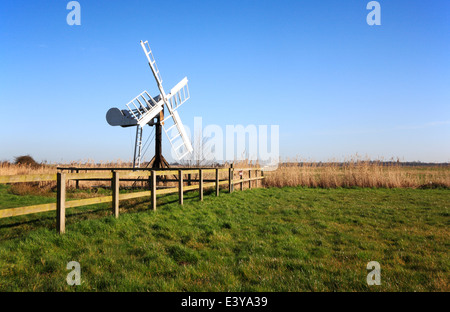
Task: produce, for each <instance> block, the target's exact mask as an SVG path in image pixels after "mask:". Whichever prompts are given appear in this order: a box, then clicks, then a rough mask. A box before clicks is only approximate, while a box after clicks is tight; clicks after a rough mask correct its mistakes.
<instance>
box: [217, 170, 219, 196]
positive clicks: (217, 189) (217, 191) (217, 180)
mask: <svg viewBox="0 0 450 312" xmlns="http://www.w3.org/2000/svg"><path fill="white" fill-rule="evenodd" d="M216 196H219V169H216Z"/></svg>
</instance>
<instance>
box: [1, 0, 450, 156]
mask: <svg viewBox="0 0 450 312" xmlns="http://www.w3.org/2000/svg"><path fill="white" fill-rule="evenodd" d="M68 2H69V1H66V0H47V1H31V0H28V1H22V0H16V1H2V2H1V3H0V106H1V113H0V114H1V115H0V116H1V122H0V160H12V159H13V158H14V156H18V155H23V154H31V155H32V156H33V157H34V158H35V159H37V160H39V161H43V160H47V161H49V162H60V161H65V162H68V161H78V160H81V161H83V160H87V159H92V160H95V161H102V160H103V161H107V160H115V159H119V158H120V159H123V160H129V159H130V158H131V156H132V147H133V144H134V142H133V140H134V134H135V133H134V129H124V128H120V127H111V126H109V125H108V124H107V122H106V120H105V114H106V111H107V110H108V109H109V108H110V107H119V108H124V105H125V103H127V102H128V101H129V100H131V99H132V98H133V97H134V96H135V95H137V94H139V93H140V92H141V91H143V90H148V91H150V92H151V93H152V94H157V92H156V91H157V89H156V85H155V82H154V80H153V77H152V75H151V72H150V70H149V68H148V65H147V63H146V59H145V56H144V54H143V52H142V50H141V47H140V45H139V41H140V40H148V41H149V43H150V46H151V47H152V50H153V52H154V55H155V58H156V61H157V64H158V66H159V68H160V71H161V74H162V77H163V80H164V86H165V88H166V89H167V90H170V88H171V87H172V86H173V85H175V84H176V83H177V82H178V81H179V80H181V79H182V78H183V77H184V76H187V77H188V78H189V86H190V92H191V99H190V100H189V101H188V102H187V103H186V104H184V105H183V106H182V107H181V108H180V115H181V116H182V119H183V122H184V123H185V124H187V125H188V126H190V127H191V128H193V120H194V117H195V116H201V117H203V124H204V125H206V124H217V125H220V126H222V127H223V128H224V129H225V125H227V124H242V125H249V124H255V125H279V126H280V154H281V156H282V157H283V158H288V157H289V158H295V157H299V158H308V159H312V160H317V161H324V160H328V159H332V158H334V159H340V160H342V159H344V158H345V157H347V156H350V155H354V154H355V153H358V154H360V155H368V156H369V157H371V158H374V159H375V158H380V157H383V158H385V159H389V158H390V157H399V158H400V159H401V160H405V161H413V160H420V161H426V162H429V161H430V162H446V161H450V144H449V143H450V1H448V0H434V1H425V0H421V1H414V0H413V1H411V0H408V1H400V0H389V1H387V0H379V3H380V4H381V23H382V24H381V26H369V25H367V23H366V16H367V14H368V13H369V11H368V10H367V9H366V5H367V3H368V2H369V1H368V0H340V1H337V0H303V1H302V0H296V1H275V0H274V1H265V0H258V1H250V0H238V1H216V0H215V1H212V0H211V1H206V0H205V1H198V0H183V1H168V0H165V1H100V0H96V1H94V0H79V3H80V5H81V25H80V26H69V25H67V23H66V16H67V14H68V13H69V10H67V9H66V5H67V3H68ZM149 132H150V128H147V134H148V133H149ZM163 144H164V151H166V154H167V150H168V144H167V141H165V142H164V143H163ZM149 153H150V154H151V152H149ZM151 156H152V155H148V158H151Z"/></svg>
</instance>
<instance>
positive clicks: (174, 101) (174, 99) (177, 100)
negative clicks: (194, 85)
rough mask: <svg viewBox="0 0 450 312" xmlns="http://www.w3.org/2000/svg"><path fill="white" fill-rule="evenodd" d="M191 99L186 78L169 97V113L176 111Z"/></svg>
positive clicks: (174, 88)
mask: <svg viewBox="0 0 450 312" xmlns="http://www.w3.org/2000/svg"><path fill="white" fill-rule="evenodd" d="M189 97H190V96H189V87H188V79H187V77H184V78H183V79H182V80H181V81H180V82H179V83H177V85H176V86H175V87H173V88H172V90H170V93H169V94H168V95H167V101H166V105H167V108H168V109H169V112H172V111H174V110H176V109H177V108H178V107H180V106H181V104H183V103H184V102H186V101H187V100H189Z"/></svg>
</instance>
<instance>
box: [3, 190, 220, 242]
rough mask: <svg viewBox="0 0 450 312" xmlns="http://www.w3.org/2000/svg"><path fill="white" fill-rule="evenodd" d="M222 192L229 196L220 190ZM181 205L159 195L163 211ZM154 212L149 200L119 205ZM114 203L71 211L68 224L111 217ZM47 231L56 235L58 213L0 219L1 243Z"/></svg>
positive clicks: (190, 196)
mask: <svg viewBox="0 0 450 312" xmlns="http://www.w3.org/2000/svg"><path fill="white" fill-rule="evenodd" d="M221 193H228V191H226V190H221ZM203 194H204V196H213V197H215V189H214V188H208V189H205V190H204V191H203ZM183 198H184V201H185V202H190V201H196V200H198V198H199V193H198V191H196V190H193V191H188V192H186V193H184V196H183ZM178 202H179V199H178V194H176V193H175V194H167V195H160V196H158V197H157V208H164V207H165V206H167V205H170V204H177V203H178ZM149 210H151V206H150V197H142V198H135V199H128V200H123V201H121V202H120V213H121V214H128V213H142V212H145V211H149ZM111 214H112V211H111V203H104V204H96V205H90V206H83V207H76V208H69V209H67V210H66V225H70V224H74V223H76V222H82V221H83V220H92V219H102V218H105V217H108V216H111ZM40 228H46V229H48V230H51V231H55V232H56V211H51V212H44V213H39V214H30V215H24V216H17V217H10V218H5V219H0V241H7V240H11V239H16V238H20V237H21V236H23V235H26V234H28V233H30V232H32V231H34V230H36V229H40Z"/></svg>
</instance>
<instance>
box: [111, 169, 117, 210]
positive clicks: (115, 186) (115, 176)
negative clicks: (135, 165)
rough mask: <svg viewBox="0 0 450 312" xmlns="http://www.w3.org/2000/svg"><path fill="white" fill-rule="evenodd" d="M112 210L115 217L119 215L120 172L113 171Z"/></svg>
mask: <svg viewBox="0 0 450 312" xmlns="http://www.w3.org/2000/svg"><path fill="white" fill-rule="evenodd" d="M111 184H112V185H111V186H112V197H113V201H112V212H113V215H114V217H116V218H118V217H119V172H117V171H113V177H112V183H111Z"/></svg>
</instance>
